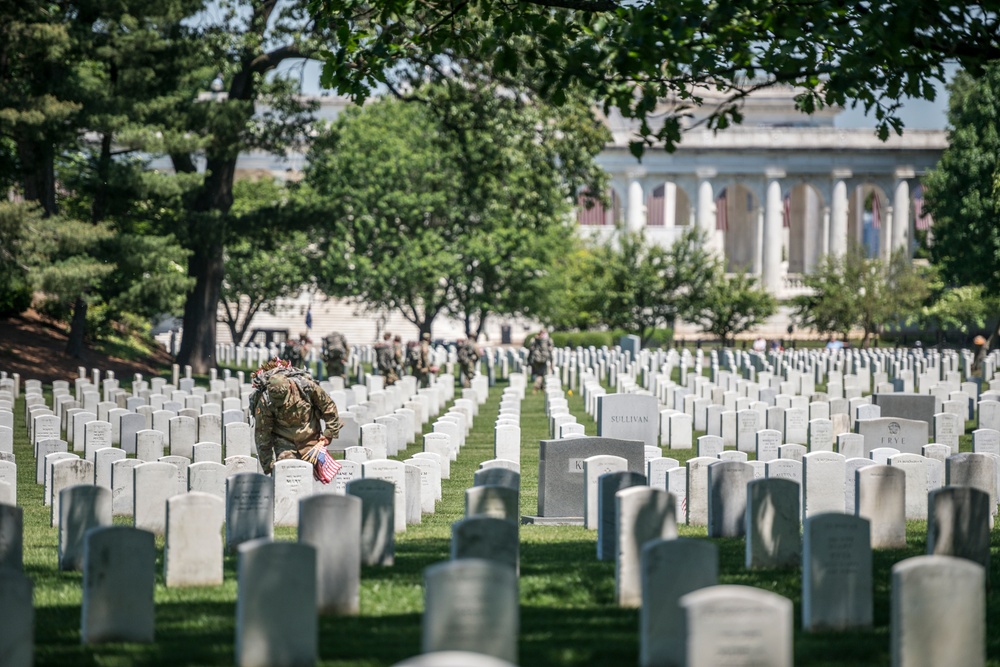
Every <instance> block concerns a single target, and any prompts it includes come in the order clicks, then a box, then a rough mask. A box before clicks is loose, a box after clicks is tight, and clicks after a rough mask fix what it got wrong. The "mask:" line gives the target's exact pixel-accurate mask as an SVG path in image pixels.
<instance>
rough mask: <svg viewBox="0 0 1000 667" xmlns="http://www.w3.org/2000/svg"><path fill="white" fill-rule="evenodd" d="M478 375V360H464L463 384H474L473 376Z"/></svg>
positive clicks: (466, 385)
mask: <svg viewBox="0 0 1000 667" xmlns="http://www.w3.org/2000/svg"><path fill="white" fill-rule="evenodd" d="M474 377H476V362H475V361H463V362H462V386H463V387H468V386H469V385H470V384H472V378H474Z"/></svg>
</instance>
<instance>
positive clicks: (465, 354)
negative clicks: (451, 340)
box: [457, 338, 479, 387]
mask: <svg viewBox="0 0 1000 667" xmlns="http://www.w3.org/2000/svg"><path fill="white" fill-rule="evenodd" d="M457 356H458V366H459V369H460V373H461V378H462V386H463V387H471V386H472V378H474V377H475V376H476V366H478V365H479V350H478V349H476V346H475V345H474V344H473V343H472V342H471V341H468V340H466V339H464V338H462V339H459V341H458V350H457Z"/></svg>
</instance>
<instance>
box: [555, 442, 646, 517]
mask: <svg viewBox="0 0 1000 667" xmlns="http://www.w3.org/2000/svg"><path fill="white" fill-rule="evenodd" d="M644 447H645V445H644V444H643V442H642V441H640V440H617V439H614V438H603V437H589V436H588V437H583V438H572V439H569V440H542V441H541V442H540V444H539V460H538V514H539V516H541V517H579V518H581V519H582V517H583V514H582V511H583V507H584V486H585V482H584V475H583V462H584V460H585V459H587V458H589V457H591V456H597V455H602V454H607V455H611V456H620V457H622V458H624V459H625V460H626V461H627V462H628V470H630V471H632V472H637V473H640V474H641V473H642V472H643V464H644V461H645V450H644Z"/></svg>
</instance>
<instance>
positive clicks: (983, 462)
mask: <svg viewBox="0 0 1000 667" xmlns="http://www.w3.org/2000/svg"><path fill="white" fill-rule="evenodd" d="M996 465H997V463H996V460H995V459H993V457H991V456H990V455H989V454H974V453H970V452H962V453H961V454H953V455H951V456H949V457H948V458H947V459H946V460H945V484H946V485H948V486H971V487H973V488H975V489H979V490H980V491H983V492H984V493H988V494H989V496H990V514H996V512H997V510H996V506H997V481H996V479H997V472H996Z"/></svg>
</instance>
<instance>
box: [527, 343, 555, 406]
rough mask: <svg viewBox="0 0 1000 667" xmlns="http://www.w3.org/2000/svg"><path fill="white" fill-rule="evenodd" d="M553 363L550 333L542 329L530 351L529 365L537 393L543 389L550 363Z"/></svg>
mask: <svg viewBox="0 0 1000 667" xmlns="http://www.w3.org/2000/svg"><path fill="white" fill-rule="evenodd" d="M550 361H552V340H551V339H550V338H549V332H548V331H546V330H545V329H542V330H541V331H539V332H538V335H537V336H535V338H534V340H532V341H531V347H530V348H529V350H528V364H529V365H530V366H531V377H532V379H533V380H534V382H535V385H534V386H535V391H538V390H539V389H541V388H542V384H543V383H544V382H545V376H546V375H547V374H548V372H549V362H550Z"/></svg>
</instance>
